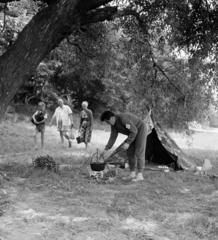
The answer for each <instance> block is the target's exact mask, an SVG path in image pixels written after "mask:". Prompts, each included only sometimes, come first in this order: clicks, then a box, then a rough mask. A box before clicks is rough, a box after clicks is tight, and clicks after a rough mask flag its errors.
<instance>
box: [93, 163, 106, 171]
mask: <svg viewBox="0 0 218 240" xmlns="http://www.w3.org/2000/svg"><path fill="white" fill-rule="evenodd" d="M90 166H91V169H92V171H95V172H100V171H103V170H104V168H105V163H101V162H93V163H90Z"/></svg>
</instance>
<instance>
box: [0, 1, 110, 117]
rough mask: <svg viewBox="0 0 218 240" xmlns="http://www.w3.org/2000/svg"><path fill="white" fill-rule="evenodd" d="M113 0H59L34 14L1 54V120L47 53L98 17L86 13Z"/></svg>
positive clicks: (100, 17)
mask: <svg viewBox="0 0 218 240" xmlns="http://www.w3.org/2000/svg"><path fill="white" fill-rule="evenodd" d="M110 1H111V0H56V1H54V4H50V5H49V6H48V7H47V8H45V9H44V10H42V11H40V12H39V13H37V14H36V15H35V16H34V17H33V19H32V20H31V21H30V22H29V24H27V26H26V27H25V28H24V29H23V31H22V32H21V33H20V35H19V37H18V39H17V40H16V41H15V43H14V44H13V45H12V46H11V48H10V49H9V50H8V51H7V52H6V53H5V54H3V55H2V56H1V57H0V121H1V119H2V117H3V115H4V113H5V111H6V108H7V106H8V105H9V104H10V101H11V100H12V98H13V96H14V95H15V94H16V92H17V91H18V89H19V88H20V87H21V86H22V84H23V83H24V82H25V81H26V80H27V79H28V77H29V76H30V75H31V74H32V73H33V71H34V70H35V69H36V68H37V66H38V65H39V63H40V62H41V61H42V60H43V59H44V57H45V56H46V55H47V54H48V53H49V52H50V51H51V50H53V49H54V48H55V47H57V46H58V45H59V44H60V42H61V41H62V40H63V39H64V38H66V37H67V36H69V35H70V34H71V33H72V32H73V29H76V28H77V26H78V27H79V26H80V24H87V23H88V22H89V20H90V21H91V20H93V22H95V21H98V20H96V17H95V16H94V15H93V13H92V12H91V13H92V14H89V13H88V14H87V16H86V15H85V14H86V13H87V12H88V11H89V10H92V9H95V8H97V7H99V6H101V5H102V4H105V3H108V2H110ZM101 11H102V10H101ZM109 12H110V11H109ZM110 14H111V13H110ZM99 15H100V16H99V19H100V21H102V20H105V19H106V18H104V19H102V13H100V14H99ZM106 16H107V14H106ZM82 17H83V18H84V20H82Z"/></svg>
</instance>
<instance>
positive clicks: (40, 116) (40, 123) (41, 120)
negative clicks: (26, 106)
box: [32, 102, 47, 149]
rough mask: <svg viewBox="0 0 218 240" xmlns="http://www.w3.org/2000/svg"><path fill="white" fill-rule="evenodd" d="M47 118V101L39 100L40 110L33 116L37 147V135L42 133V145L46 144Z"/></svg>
mask: <svg viewBox="0 0 218 240" xmlns="http://www.w3.org/2000/svg"><path fill="white" fill-rule="evenodd" d="M46 119H47V112H46V110H45V103H44V102H39V104H38V111H36V112H35V113H34V114H33V116H32V123H33V124H35V125H36V128H35V135H34V144H35V149H38V147H37V135H38V133H41V146H42V148H43V146H44V135H45V120H46Z"/></svg>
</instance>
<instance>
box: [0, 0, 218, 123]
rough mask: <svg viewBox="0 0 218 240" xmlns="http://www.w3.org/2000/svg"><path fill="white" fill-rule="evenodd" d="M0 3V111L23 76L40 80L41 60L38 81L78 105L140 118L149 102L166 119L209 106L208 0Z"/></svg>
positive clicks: (212, 11)
mask: <svg viewBox="0 0 218 240" xmlns="http://www.w3.org/2000/svg"><path fill="white" fill-rule="evenodd" d="M0 3H2V5H1V9H0V11H1V13H3V15H2V16H3V19H2V27H1V28H2V29H1V35H0V41H1V42H0V45H1V51H2V56H1V57H0V71H1V76H0V102H1V103H0V114H1V115H2V114H3V113H4V111H5V109H6V107H7V105H8V104H9V103H10V101H11V100H12V99H13V98H14V96H15V95H16V93H17V91H18V90H19V89H20V88H21V87H22V86H24V83H25V82H26V81H28V79H29V80H30V79H32V76H34V79H35V80H36V79H37V81H39V82H40V78H41V77H40V76H39V72H41V73H43V71H42V69H41V70H40V68H38V69H37V66H38V65H39V64H40V62H42V61H43V63H44V64H46V66H47V68H48V70H49V71H52V72H51V74H48V75H46V74H45V75H44V78H45V79H44V80H43V82H44V83H45V82H46V83H48V85H49V84H51V85H52V86H53V87H57V88H56V90H57V91H59V90H60V91H64V92H62V93H63V94H70V95H71V97H73V98H74V99H76V101H77V102H78V104H80V102H81V101H82V99H87V100H91V102H92V103H93V107H94V106H95V107H96V106H97V105H98V104H99V105H105V106H106V107H108V108H111V109H115V110H120V111H123V110H130V111H133V112H136V113H137V114H139V115H141V116H143V114H144V109H145V105H149V106H150V107H151V108H152V109H153V110H154V113H155V117H156V118H158V120H159V119H161V120H162V121H163V122H167V123H168V124H169V125H173V124H174V123H175V122H178V123H179V124H180V123H185V122H187V121H191V120H193V119H194V118H199V116H200V115H203V112H204V111H205V110H206V109H207V108H208V107H209V106H210V105H211V104H214V105H216V101H214V92H215V90H216V89H215V87H216V86H217V65H216V56H217V54H216V51H217V36H218V32H217V31H218V30H217V29H218V28H217V24H218V19H217V16H218V15H217V11H218V3H217V1H215V0H211V1H208V0H204V1H202V0H188V1H187V0H180V1H179V0H174V1H166V0H154V1H153V0H152V1H151V0H134V1H133V0H128V1H112V0H89V1H86V0H68V1H64V0H53V1H50V0H44V1H31V0H20V1H16V2H13V1H7V0H0ZM14 6H17V7H16V8H15V7H14ZM6 9H8V10H7V11H8V15H7V14H6ZM24 9H25V11H24ZM12 10H13V11H14V12H13V11H12ZM9 12H10V14H9ZM18 12H19V14H20V15H19V14H18V15H19V16H21V15H22V16H25V18H26V19H27V16H28V15H29V13H30V12H31V17H32V16H33V17H32V19H31V20H30V21H29V19H28V21H29V22H28V21H27V22H26V26H25V27H24V26H23V25H20V24H19V23H18V21H17V20H16V21H14V20H13V19H12V18H14V17H15V16H16V14H17V13H18ZM27 12H28V14H27ZM21 13H22V14H21ZM9 15H10V16H9ZM5 16H7V17H5ZM18 25H19V27H18ZM23 27H24V28H23ZM15 39H16V40H15ZM52 61H53V65H52V64H51V62H52ZM57 63H60V64H59V65H58V67H54V65H56V64H57ZM9 69H10V70H9ZM36 69H37V71H36ZM37 74H38V75H37ZM43 86H44V85H43ZM58 88H59V89H58ZM32 94H33V93H32Z"/></svg>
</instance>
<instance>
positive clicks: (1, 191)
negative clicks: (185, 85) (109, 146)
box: [0, 119, 218, 240]
mask: <svg viewBox="0 0 218 240" xmlns="http://www.w3.org/2000/svg"><path fill="white" fill-rule="evenodd" d="M76 126H78V125H77V123H76ZM97 127H98V128H101V129H104V126H102V125H101V126H99V124H96V125H95V129H96V128H97ZM33 132H34V127H33V126H32V125H31V124H30V123H29V122H28V120H27V119H26V122H25V121H22V122H13V121H11V120H10V121H9V120H8V121H5V122H4V123H2V124H1V125H0V143H1V148H0V155H1V162H2V163H1V165H0V170H1V171H2V172H3V173H6V174H7V176H8V177H9V178H10V181H7V180H6V179H4V178H3V177H2V176H1V175H0V209H1V211H0V215H2V216H0V239H1V240H46V239H48V240H51V239H58V240H67V239H69V240H71V239H73V240H98V239H99V240H100V239H101V240H102V239H103V240H104V239H105V240H106V239H107V240H140V239H141V240H142V239H143V240H146V239H147V240H148V239H150V240H169V239H170V240H176V239H178V240H189V239H191V240H197V239H207V240H213V239H214V240H215V239H217V235H218V218H217V216H218V180H217V179H216V178H211V177H207V176H205V175H195V174H194V173H193V172H179V173H176V172H168V173H164V172H160V171H145V172H144V177H145V180H144V181H143V182H139V183H132V182H129V181H124V180H122V177H123V176H126V175H127V174H128V170H127V169H124V170H121V169H119V170H118V175H117V178H116V179H115V181H113V182H107V183H106V182H102V183H101V182H100V183H98V182H96V181H94V180H92V179H90V178H89V177H88V176H89V174H88V170H87V168H88V167H89V166H88V164H87V165H86V166H85V167H84V168H83V169H82V171H81V173H80V174H77V173H78V170H79V169H80V168H81V166H82V164H83V163H84V162H85V161H86V160H88V159H90V156H91V155H92V154H93V153H94V152H95V151H96V148H99V149H100V150H101V149H103V147H104V145H105V143H106V142H107V140H108V137H109V131H108V128H107V129H106V130H95V131H94V132H93V139H92V145H91V148H90V151H89V155H87V152H86V151H85V149H84V146H83V145H77V144H76V142H73V148H72V149H69V148H67V144H66V147H65V148H64V149H63V148H61V147H59V136H58V133H57V131H56V128H55V127H51V128H49V127H47V129H46V144H45V149H44V150H38V151H34V150H32V149H33V138H32V135H33ZM171 136H172V137H173V139H174V140H175V141H176V142H177V143H178V145H179V146H180V147H181V148H182V149H184V151H185V152H186V153H188V154H189V155H191V156H192V157H193V158H194V161H195V162H196V163H197V164H199V165H201V164H202V163H203V160H204V159H205V158H208V159H210V160H211V163H212V165H213V166H214V168H215V169H216V168H217V164H218V163H217V153H218V150H217V149H216V146H217V141H218V133H216V132H200V131H199V132H196V134H195V135H194V136H193V142H192V145H191V146H188V145H187V144H186V142H187V140H186V139H185V138H183V137H182V135H179V134H178V133H173V132H172V133H171ZM123 139H124V137H123V136H120V137H119V139H118V143H117V144H116V146H117V145H118V144H119V143H121V142H122V141H123ZM116 146H115V147H116ZM115 147H114V148H115ZM46 154H49V155H51V156H52V157H53V158H54V159H55V160H56V161H57V162H59V163H65V164H73V169H72V170H71V171H62V172H59V173H53V172H50V171H44V170H33V169H32V168H31V162H32V159H33V158H35V157H37V156H42V155H43V156H44V155H46Z"/></svg>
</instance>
